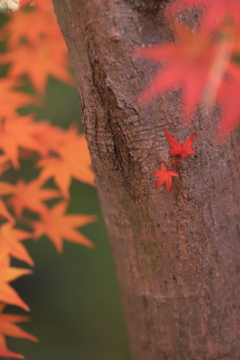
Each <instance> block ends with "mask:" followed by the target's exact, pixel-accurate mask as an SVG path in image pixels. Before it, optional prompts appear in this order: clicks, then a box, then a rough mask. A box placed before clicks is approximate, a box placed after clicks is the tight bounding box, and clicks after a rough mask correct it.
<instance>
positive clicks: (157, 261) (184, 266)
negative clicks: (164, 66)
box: [54, 0, 240, 360]
mask: <svg viewBox="0 0 240 360" xmlns="http://www.w3.org/2000/svg"><path fill="white" fill-rule="evenodd" d="M54 5H55V10H56V13H57V16H58V20H59V23H60V26H61V28H62V31H63V34H64V36H65V39H66V42H67V45H68V47H69V50H70V56H71V59H72V62H73V65H74V68H75V72H76V79H77V85H78V90H79V96H80V100H81V108H82V115H83V122H84V126H85V131H86V136H87V140H88V144H89V148H90V151H91V156H92V160H93V167H94V171H95V174H96V181H97V187H98V191H99V195H100V199H101V204H102V209H103V214H104V218H105V222H106V226H107V229H108V233H109V238H110V243H111V247H112V251H113V255H114V258H115V262H116V268H117V273H118V278H119V283H120V287H121V292H122V299H123V306H124V311H125V318H126V324H127V328H128V334H129V339H130V346H131V350H132V354H133V358H134V359H135V360H165V359H168V360H183V359H185V360H223V359H224V360H237V359H240V338H239V337H238V336H239V326H240V241H239V240H240V235H239V234H240V232H239V214H240V203H239V194H240V182H239V179H240V173H239V170H240V169H239V149H238V144H237V139H236V136H232V137H231V138H230V139H229V140H228V141H227V142H226V144H225V145H224V146H222V147H219V146H216V145H215V144H214V143H213V139H214V134H215V131H216V123H217V117H218V114H217V110H216V109H215V110H214V111H211V112H210V111H208V110H206V109H205V110H204V109H201V110H198V112H197V115H196V116H195V119H194V123H193V124H192V125H191V128H187V127H184V126H183V125H182V124H181V119H180V118H181V101H180V92H179V91H172V92H168V93H167V94H164V95H163V96H161V97H159V98H158V99H156V100H154V101H153V102H152V103H151V104H150V105H149V106H147V107H146V108H144V109H140V108H139V107H138V105H137V103H136V100H135V99H136V96H137V94H139V92H140V91H141V89H143V88H144V87H145V86H146V84H148V83H149V81H150V79H151V78H152V76H153V74H154V72H155V71H156V69H157V68H158V67H156V65H153V64H152V63H150V62H148V61H143V60H139V59H135V58H133V56H132V49H133V47H134V46H141V45H151V44H155V43H160V42H163V41H166V40H171V39H172V34H171V31H170V29H169V26H168V25H167V21H166V19H165V17H164V6H165V5H166V4H165V2H164V1H159V0H61V1H59V0H54ZM186 21H189V22H191V21H192V19H191V14H190V15H189V18H188V20H186ZM164 128H167V129H168V131H169V132H171V133H172V134H174V135H175V137H177V139H178V140H179V141H183V140H184V139H186V138H187V137H188V136H189V135H190V134H192V133H193V132H197V133H198V136H197V138H196V140H194V148H196V149H197V153H196V155H191V157H190V158H188V159H186V160H184V161H183V162H182V163H181V165H180V166H179V168H178V170H177V171H178V172H179V179H176V178H175V179H174V183H173V187H172V189H171V191H170V192H167V191H166V188H165V187H164V186H163V187H161V188H160V189H159V190H156V189H155V182H156V179H155V178H153V177H152V175H153V173H154V172H155V171H156V170H158V169H159V164H160V162H163V163H165V164H167V165H171V159H170V157H169V154H168V149H169V144H168V143H167V141H166V138H165V136H164V133H163V129H164Z"/></svg>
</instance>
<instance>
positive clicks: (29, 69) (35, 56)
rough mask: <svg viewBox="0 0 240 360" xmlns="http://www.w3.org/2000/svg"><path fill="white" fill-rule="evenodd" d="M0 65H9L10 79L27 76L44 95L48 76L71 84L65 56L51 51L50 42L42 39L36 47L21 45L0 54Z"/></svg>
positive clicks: (71, 80) (71, 79)
mask: <svg viewBox="0 0 240 360" xmlns="http://www.w3.org/2000/svg"><path fill="white" fill-rule="evenodd" d="M53 49H54V45H53ZM55 55H56V56H55ZM0 63H2V64H4V63H10V64H11V66H10V69H9V72H8V76H9V78H10V79H12V78H13V79H15V78H18V77H19V76H22V75H27V76H28V77H29V79H30V81H31V83H32V85H33V86H34V87H35V89H36V90H37V91H38V92H39V93H44V91H45V89H46V85H47V80H48V77H49V76H53V77H55V78H57V79H59V80H61V81H63V82H66V83H68V84H73V77H72V75H71V74H70V72H69V71H68V69H67V68H68V66H69V63H68V59H67V57H66V55H65V54H63V53H62V52H58V53H56V52H55V51H52V44H51V42H49V41H48V40H47V39H44V38H41V39H40V40H39V43H38V44H37V45H36V46H34V45H30V44H29V45H27V44H23V45H21V46H17V47H15V48H13V49H11V50H9V51H8V52H6V53H4V54H0Z"/></svg>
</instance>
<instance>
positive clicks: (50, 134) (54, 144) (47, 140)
mask: <svg viewBox="0 0 240 360" xmlns="http://www.w3.org/2000/svg"><path fill="white" fill-rule="evenodd" d="M37 125H38V126H37V128H36V130H35V133H33V137H34V139H35V140H36V141H37V142H38V143H39V144H40V145H41V146H42V147H43V148H44V149H46V151H47V152H48V153H49V152H50V151H52V152H54V153H57V152H58V149H59V147H60V146H61V145H62V144H64V143H65V142H66V135H65V132H64V131H63V129H61V128H60V127H58V126H52V125H50V124H49V123H48V122H47V121H41V122H40V123H38V124H37Z"/></svg>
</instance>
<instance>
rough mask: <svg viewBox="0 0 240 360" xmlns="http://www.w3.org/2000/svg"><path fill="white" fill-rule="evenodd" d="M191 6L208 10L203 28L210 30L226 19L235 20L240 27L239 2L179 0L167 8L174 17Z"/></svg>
mask: <svg viewBox="0 0 240 360" xmlns="http://www.w3.org/2000/svg"><path fill="white" fill-rule="evenodd" d="M191 6H194V7H205V8H207V12H206V13H204V15H203V22H202V26H203V27H205V28H207V29H209V30H212V29H213V28H215V27H216V25H218V23H219V22H221V21H222V20H223V19H226V18H230V19H233V20H234V21H235V22H236V23H237V24H238V25H240V2H239V0H178V1H176V2H174V3H173V4H171V5H169V6H168V7H167V13H169V14H171V15H174V14H177V13H178V12H180V11H182V10H183V9H186V8H189V7H191Z"/></svg>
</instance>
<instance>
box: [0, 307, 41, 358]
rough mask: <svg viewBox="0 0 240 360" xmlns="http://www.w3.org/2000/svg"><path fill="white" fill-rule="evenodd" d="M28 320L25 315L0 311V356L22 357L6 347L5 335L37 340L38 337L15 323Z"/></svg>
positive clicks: (1, 308)
mask: <svg viewBox="0 0 240 360" xmlns="http://www.w3.org/2000/svg"><path fill="white" fill-rule="evenodd" d="M4 307H5V304H0V311H1V312H2V310H3V309H4ZM25 321H29V317H27V316H19V315H12V314H2V313H0V357H15V358H22V356H21V355H20V354H16V353H13V352H11V351H10V350H8V349H7V346H6V340H5V336H12V337H17V338H23V339H29V340H32V341H38V339H37V338H36V337H35V336H33V335H31V334H29V333H27V332H26V331H24V330H22V329H21V328H20V327H19V326H18V325H16V323H19V322H25Z"/></svg>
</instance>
